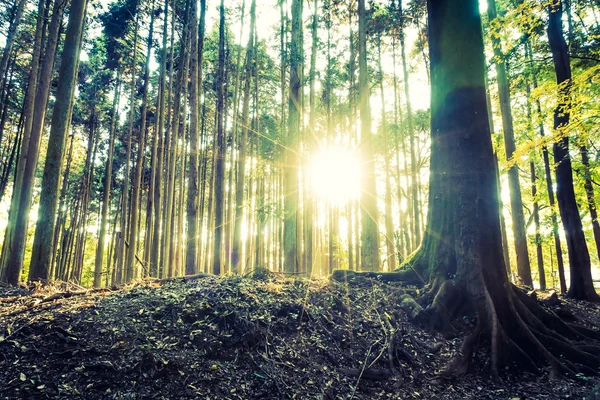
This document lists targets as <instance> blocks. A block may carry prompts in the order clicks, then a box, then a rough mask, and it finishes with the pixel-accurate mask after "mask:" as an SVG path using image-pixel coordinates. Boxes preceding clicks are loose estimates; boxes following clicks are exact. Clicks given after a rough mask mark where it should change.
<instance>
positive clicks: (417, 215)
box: [398, 0, 421, 247]
mask: <svg viewBox="0 0 600 400" xmlns="http://www.w3.org/2000/svg"><path fill="white" fill-rule="evenodd" d="M398 13H399V17H400V54H401V57H402V71H403V74H404V95H405V97H406V124H407V127H408V136H409V138H410V175H411V186H410V188H411V200H412V214H413V223H414V234H415V243H416V245H415V247H416V246H418V245H419V244H420V243H421V212H420V208H419V186H418V184H417V182H418V176H417V175H418V174H419V172H420V171H418V170H417V158H416V153H415V151H416V150H415V128H414V122H413V113H412V104H411V101H410V87H409V82H410V77H409V75H408V65H407V60H406V49H405V48H406V46H405V44H404V36H405V34H404V20H403V14H402V1H400V0H399V1H398Z"/></svg>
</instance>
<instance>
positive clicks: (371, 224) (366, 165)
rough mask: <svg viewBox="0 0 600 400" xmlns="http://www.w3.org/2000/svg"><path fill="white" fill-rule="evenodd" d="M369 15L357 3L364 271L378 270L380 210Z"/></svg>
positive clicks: (363, 5) (362, 1) (361, 1)
mask: <svg viewBox="0 0 600 400" xmlns="http://www.w3.org/2000/svg"><path fill="white" fill-rule="evenodd" d="M366 24H367V16H366V11H365V0H358V71H359V73H358V91H359V105H360V107H359V108H360V121H361V129H360V137H361V139H360V150H361V161H362V163H363V168H362V170H363V179H362V182H361V195H360V197H361V199H360V202H361V228H362V230H361V249H360V268H357V269H362V270H365V271H377V270H378V269H379V228H378V221H379V210H378V209H377V188H376V185H375V182H376V181H377V175H376V172H375V151H374V149H373V133H372V132H371V107H370V105H369V97H370V88H369V78H368V71H367V35H366Z"/></svg>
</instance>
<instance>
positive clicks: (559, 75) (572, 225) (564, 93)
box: [548, 0, 600, 301]
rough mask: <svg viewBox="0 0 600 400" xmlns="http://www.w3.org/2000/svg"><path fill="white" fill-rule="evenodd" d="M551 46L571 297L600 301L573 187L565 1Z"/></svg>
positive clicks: (555, 18)
mask: <svg viewBox="0 0 600 400" xmlns="http://www.w3.org/2000/svg"><path fill="white" fill-rule="evenodd" d="M548 14H549V15H548V42H549V43H550V50H551V51H552V59H553V61H554V71H555V73H556V83H557V84H558V105H557V106H556V109H555V110H554V129H555V130H556V131H558V133H560V139H559V140H558V141H557V142H556V143H554V145H553V150H554V162H555V164H556V185H557V190H556V198H557V199H558V207H559V210H560V216H561V219H562V223H563V227H564V230H565V235H566V237H567V248H568V250H569V270H570V277H571V286H570V287H569V291H568V295H569V296H570V297H573V298H575V299H580V300H590V301H599V300H600V297H599V296H598V294H597V293H596V291H595V290H594V283H593V282H592V271H591V265H590V254H589V252H588V248H587V244H586V242H585V235H584V233H583V226H582V225H581V218H580V216H579V208H578V206H577V201H576V199H575V189H574V187H573V170H572V167H571V156H570V155H569V136H568V135H567V132H566V131H567V130H568V129H569V126H568V125H569V118H570V112H571V110H570V107H571V100H570V91H571V85H572V82H571V64H570V57H569V49H568V48H567V42H566V41H565V37H564V35H563V31H562V15H563V12H562V1H560V0H559V1H557V2H553V3H552V4H551V5H549V6H548Z"/></svg>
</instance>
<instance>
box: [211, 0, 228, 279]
mask: <svg viewBox="0 0 600 400" xmlns="http://www.w3.org/2000/svg"><path fill="white" fill-rule="evenodd" d="M219 15H220V16H219V66H218V71H217V142H216V148H215V149H214V151H215V152H216V153H215V154H216V160H215V171H214V183H215V186H214V188H215V194H214V196H215V229H214V239H213V242H214V246H213V266H212V272H213V274H215V275H220V274H221V268H222V266H223V262H222V260H221V247H222V246H221V245H222V243H223V211H224V210H223V203H224V194H225V190H224V187H223V182H224V172H225V146H226V143H225V129H224V126H223V103H224V101H225V91H224V86H225V2H224V0H221V6H220V12H219Z"/></svg>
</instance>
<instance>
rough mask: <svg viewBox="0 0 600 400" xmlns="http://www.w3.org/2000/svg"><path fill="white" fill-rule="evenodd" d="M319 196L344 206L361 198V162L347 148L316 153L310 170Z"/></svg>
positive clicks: (312, 182)
mask: <svg viewBox="0 0 600 400" xmlns="http://www.w3.org/2000/svg"><path fill="white" fill-rule="evenodd" d="M308 173H309V178H310V179H309V181H310V183H311V190H312V192H313V194H314V195H315V197H317V198H321V199H323V200H326V201H328V202H329V203H331V204H332V205H336V206H343V205H345V204H347V203H348V202H349V201H351V200H356V199H358V198H359V196H360V161H359V158H358V155H357V154H356V152H354V151H352V150H350V149H347V148H344V147H326V148H324V149H321V150H320V151H319V152H318V153H315V154H313V156H312V158H311V161H310V168H309V170H308Z"/></svg>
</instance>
